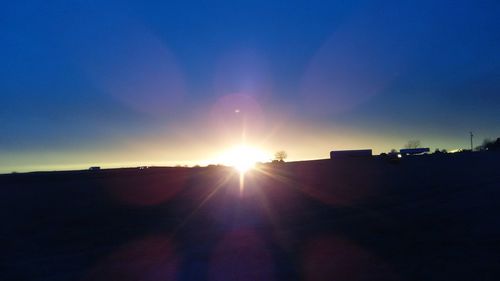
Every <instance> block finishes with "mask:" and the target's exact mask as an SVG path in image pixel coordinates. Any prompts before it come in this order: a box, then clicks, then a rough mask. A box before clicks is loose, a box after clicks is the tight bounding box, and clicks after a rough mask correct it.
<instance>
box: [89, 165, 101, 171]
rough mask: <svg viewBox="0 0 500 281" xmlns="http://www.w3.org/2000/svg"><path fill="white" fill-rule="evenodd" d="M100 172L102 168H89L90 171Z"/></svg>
mask: <svg viewBox="0 0 500 281" xmlns="http://www.w3.org/2000/svg"><path fill="white" fill-rule="evenodd" d="M99 170H101V167H99V166H92V167H90V168H89V171H99Z"/></svg>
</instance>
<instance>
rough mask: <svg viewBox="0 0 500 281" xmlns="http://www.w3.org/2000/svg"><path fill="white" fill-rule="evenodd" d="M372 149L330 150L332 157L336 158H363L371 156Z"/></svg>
mask: <svg viewBox="0 0 500 281" xmlns="http://www.w3.org/2000/svg"><path fill="white" fill-rule="evenodd" d="M371 156H372V150H371V149H356V150H334V151H331V152H330V159H336V158H360V157H361V158H362V157H371Z"/></svg>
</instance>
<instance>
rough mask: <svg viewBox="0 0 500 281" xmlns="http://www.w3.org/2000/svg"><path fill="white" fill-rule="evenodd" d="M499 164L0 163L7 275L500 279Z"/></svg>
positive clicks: (1, 240)
mask: <svg viewBox="0 0 500 281" xmlns="http://www.w3.org/2000/svg"><path fill="white" fill-rule="evenodd" d="M498 163H500V154H499V153H493V152H491V153H472V154H471V153H462V154H453V155H442V156H438V155H426V156H419V157H411V158H406V159H402V160H401V161H399V162H389V161H387V160H386V159H382V158H372V159H345V160H319V161H308V162H295V163H284V164H280V165H264V166H262V167H260V169H259V170H255V171H251V172H249V173H247V175H246V177H245V179H244V189H243V190H242V191H240V178H239V175H238V174H237V173H235V172H234V171H233V170H232V169H230V168H224V167H208V168H150V169H144V170H139V169H119V170H103V171H80V172H54V173H30V174H12V175H0V204H1V205H0V206H1V212H0V219H1V228H0V280H39V281H42V280H146V281H149V280H299V279H300V280H302V279H305V280H500V274H499V272H500V204H499V203H500V200H499V199H500V172H499V171H500V170H499V168H498V167H499V165H498Z"/></svg>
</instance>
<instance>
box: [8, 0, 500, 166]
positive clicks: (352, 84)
mask: <svg viewBox="0 0 500 281" xmlns="http://www.w3.org/2000/svg"><path fill="white" fill-rule="evenodd" d="M144 2H146V1H8V3H2V4H1V5H2V7H1V8H0V34H1V36H0V62H1V66H2V67H1V68H0V131H1V135H0V172H10V171H14V170H16V171H29V170H44V169H45V170H46V169H71V168H81V167H87V166H89V165H101V166H105V167H110V166H130V165H151V164H158V165H159V164H164V165H176V164H181V165H182V164H188V165H192V164H197V163H200V164H206V163H213V162H214V161H215V160H214V159H216V157H217V155H219V154H220V153H221V151H223V150H225V149H227V148H228V147H230V146H232V145H234V144H238V143H239V142H241V139H242V138H244V139H245V141H246V142H247V143H248V144H250V145H255V146H258V147H260V148H262V149H264V150H265V151H267V152H269V153H270V156H269V158H272V152H274V151H276V150H280V149H284V150H286V151H287V152H288V154H289V160H299V159H317V158H327V157H328V153H329V151H330V150H332V149H355V148H373V149H374V151H375V152H376V153H379V152H383V151H388V150H390V149H391V148H401V147H402V146H403V145H404V144H405V143H406V142H407V141H408V140H410V139H419V140H421V143H422V145H424V146H428V147H431V149H434V148H446V149H455V148H467V147H468V146H469V136H468V134H469V131H471V130H472V131H473V132H474V133H475V141H476V143H477V144H479V143H480V142H481V141H482V140H483V139H484V138H496V137H498V136H500V52H499V50H500V31H499V30H500V17H499V15H500V2H499V1H497V0H492V1H399V0H398V1H379V2H377V1H300V2H299V1H245V2H240V1H151V3H144ZM327 2H328V3H327ZM375 2H377V3H375ZM242 128H244V132H242Z"/></svg>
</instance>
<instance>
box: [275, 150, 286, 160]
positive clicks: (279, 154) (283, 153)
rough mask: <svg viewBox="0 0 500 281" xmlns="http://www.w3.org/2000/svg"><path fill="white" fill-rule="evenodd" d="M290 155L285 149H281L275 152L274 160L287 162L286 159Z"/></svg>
mask: <svg viewBox="0 0 500 281" xmlns="http://www.w3.org/2000/svg"><path fill="white" fill-rule="evenodd" d="M287 157H288V154H287V153H286V151H284V150H280V151H278V152H276V153H275V154H274V160H276V161H277V162H285V159H286V158H287Z"/></svg>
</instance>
